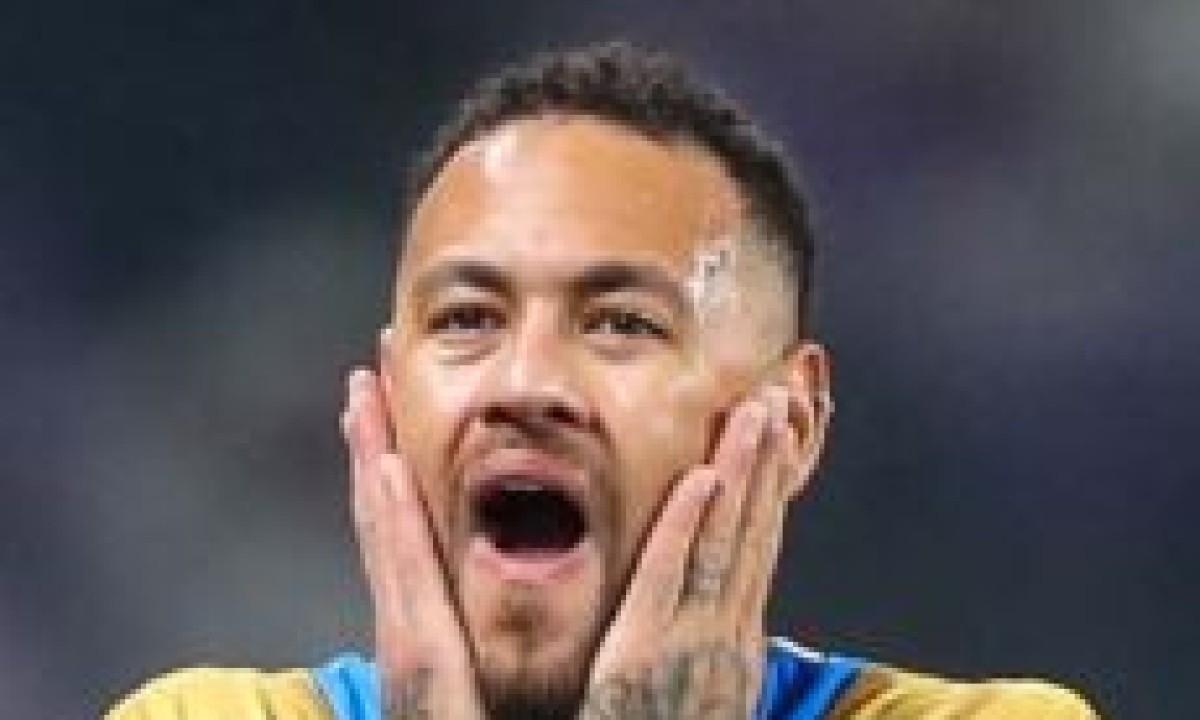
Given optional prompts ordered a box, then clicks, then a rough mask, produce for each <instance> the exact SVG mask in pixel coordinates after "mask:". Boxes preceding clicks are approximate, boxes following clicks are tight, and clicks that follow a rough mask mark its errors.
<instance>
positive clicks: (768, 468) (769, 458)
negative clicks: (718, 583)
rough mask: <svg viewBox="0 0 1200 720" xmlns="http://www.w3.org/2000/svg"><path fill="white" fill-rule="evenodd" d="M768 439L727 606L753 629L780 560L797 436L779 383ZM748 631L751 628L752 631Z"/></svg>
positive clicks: (747, 510) (770, 399) (748, 507)
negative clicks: (789, 421)
mask: <svg viewBox="0 0 1200 720" xmlns="http://www.w3.org/2000/svg"><path fill="white" fill-rule="evenodd" d="M768 404H769V405H770V406H771V419H770V425H771V431H770V440H769V441H768V442H767V443H766V444H767V446H768V447H767V448H766V450H765V456H764V458H763V461H762V464H761V466H760V467H759V470H758V476H757V478H756V480H755V482H754V487H753V488H752V489H751V491H750V493H749V497H748V499H747V503H746V508H745V514H744V517H743V523H744V526H743V530H742V532H741V535H740V537H739V542H738V557H737V560H736V562H735V563H734V570H733V579H732V581H731V583H730V593H729V602H728V603H727V605H726V608H727V610H728V611H729V612H730V613H732V614H734V615H735V616H736V617H738V618H742V619H744V621H745V622H749V623H752V628H753V629H754V630H758V629H759V626H760V625H761V621H762V615H763V612H764V611H765V609H766V600H767V592H768V590H769V588H770V584H771V579H772V577H773V576H774V573H775V568H776V565H777V563H778V559H779V548H780V545H781V543H782V538H783V521H784V516H785V513H786V509H787V500H788V492H789V485H790V483H791V477H792V475H793V474H794V473H795V472H796V471H797V462H798V460H797V455H796V443H797V441H796V435H795V431H794V430H793V429H792V428H791V427H790V426H789V424H788V422H787V418H788V414H787V413H788V397H787V394H786V391H784V390H782V389H781V388H772V389H769V391H768ZM750 634H751V635H753V634H754V633H753V632H751V633H750Z"/></svg>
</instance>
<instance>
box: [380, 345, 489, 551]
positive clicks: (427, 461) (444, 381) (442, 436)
mask: <svg viewBox="0 0 1200 720" xmlns="http://www.w3.org/2000/svg"><path fill="white" fill-rule="evenodd" d="M386 370H387V371H388V372H390V373H391V378H392V390H391V395H390V397H389V398H388V407H389V412H390V415H391V421H392V427H393V429H394V431H395V436H396V444H397V446H398V450H399V451H400V452H401V453H402V454H403V455H404V458H405V461H406V462H407V464H408V466H409V468H411V470H412V473H413V477H414V479H415V480H416V482H417V484H418V486H419V487H420V488H421V492H422V495H423V497H424V498H425V501H426V503H427V505H428V507H429V511H430V515H431V516H432V519H433V522H434V525H435V526H436V527H437V529H438V531H439V532H441V533H445V532H446V531H447V527H448V525H449V522H450V518H449V516H450V509H451V505H452V500H453V493H454V488H453V487H452V485H451V482H450V480H449V478H450V472H449V471H450V468H449V467H448V466H447V462H448V459H449V458H450V456H451V453H450V452H449V449H450V444H451V442H453V439H454V437H455V432H456V430H457V429H458V428H459V427H460V424H461V421H462V417H463V414H464V412H463V411H464V408H466V407H467V406H468V404H469V403H470V401H471V398H472V393H474V391H475V388H476V386H477V385H478V382H477V378H475V377H474V375H475V374H477V373H473V371H472V370H470V369H464V368H461V367H449V366H446V365H445V364H442V363H438V362H434V361H431V360H430V359H428V358H423V357H422V356H421V354H420V353H417V352H403V351H401V352H398V353H395V354H394V355H393V356H392V358H391V359H390V361H389V367H388V368H387V369H386ZM442 537H443V538H444V537H446V535H444V534H443V535H442Z"/></svg>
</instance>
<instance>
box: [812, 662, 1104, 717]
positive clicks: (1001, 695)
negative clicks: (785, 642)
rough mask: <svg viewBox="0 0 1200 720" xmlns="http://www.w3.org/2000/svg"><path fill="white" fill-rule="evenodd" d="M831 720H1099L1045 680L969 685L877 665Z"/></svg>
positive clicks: (847, 693)
mask: <svg viewBox="0 0 1200 720" xmlns="http://www.w3.org/2000/svg"><path fill="white" fill-rule="evenodd" d="M828 717H829V719H830V720H914V719H916V718H925V717H953V718H961V720H1026V719H1027V720H1098V718H1099V716H1098V715H1097V714H1096V712H1095V711H1094V710H1093V709H1092V708H1091V707H1089V706H1088V704H1087V702H1086V701H1084V700H1083V698H1082V697H1080V696H1079V695H1078V694H1076V693H1075V692H1073V691H1071V690H1068V689H1066V688H1063V687H1060V686H1058V685H1054V684H1052V683H1049V682H1045V681H1042V680H1007V679H1006V680H987V681H979V682H966V681H957V680H948V679H945V678H939V677H934V676H931V675H924V674H920V673H915V672H909V671H905V670H898V669H896V668H890V667H885V666H879V665H867V666H864V667H863V668H862V670H861V671H860V672H859V674H858V676H857V677H856V678H855V680H854V682H853V683H851V684H850V685H849V686H848V687H847V688H846V689H845V692H844V693H843V694H842V695H841V697H840V698H839V700H838V702H837V704H836V705H835V706H834V707H833V709H832V710H831V712H830V714H829V716H828Z"/></svg>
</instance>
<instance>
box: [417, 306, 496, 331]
mask: <svg viewBox="0 0 1200 720" xmlns="http://www.w3.org/2000/svg"><path fill="white" fill-rule="evenodd" d="M503 324H504V323H503V317H502V316H501V315H500V313H499V311H497V310H496V309H495V308H492V307H489V306H487V305H482V304H461V305H451V306H448V307H444V308H442V309H440V310H438V311H437V312H435V313H434V314H433V315H432V316H431V317H430V318H429V322H428V324H427V327H428V330H429V332H431V333H434V334H438V335H473V334H480V333H486V332H491V331H493V330H497V329H499V328H500V327H501V326H502V325H503Z"/></svg>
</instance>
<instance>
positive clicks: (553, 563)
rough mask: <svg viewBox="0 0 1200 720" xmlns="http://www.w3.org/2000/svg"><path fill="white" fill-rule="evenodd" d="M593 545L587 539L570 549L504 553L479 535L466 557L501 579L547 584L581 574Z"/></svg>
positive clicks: (468, 548)
mask: <svg viewBox="0 0 1200 720" xmlns="http://www.w3.org/2000/svg"><path fill="white" fill-rule="evenodd" d="M591 548H592V543H591V541H590V540H588V539H587V538H585V539H584V540H583V541H582V542H580V543H578V544H577V545H575V546H574V547H572V548H571V549H570V550H563V551H557V552H551V551H546V552H524V553H505V552H501V551H500V550H499V549H498V548H496V546H495V545H493V544H492V542H491V541H490V540H488V539H487V538H486V537H480V536H476V537H474V538H472V539H471V542H470V544H469V545H468V547H467V558H468V561H469V562H471V563H473V564H475V565H478V566H480V567H482V568H483V569H484V570H485V571H486V572H488V573H490V574H493V575H496V576H498V577H499V578H500V579H501V580H505V581H511V582H519V583H526V584H534V585H545V584H549V583H552V582H556V581H560V580H563V579H565V578H567V577H570V576H571V575H574V574H576V573H578V572H579V571H580V570H581V569H582V568H583V565H584V563H585V561H586V560H587V556H588V554H589V550H590V549H591Z"/></svg>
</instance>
